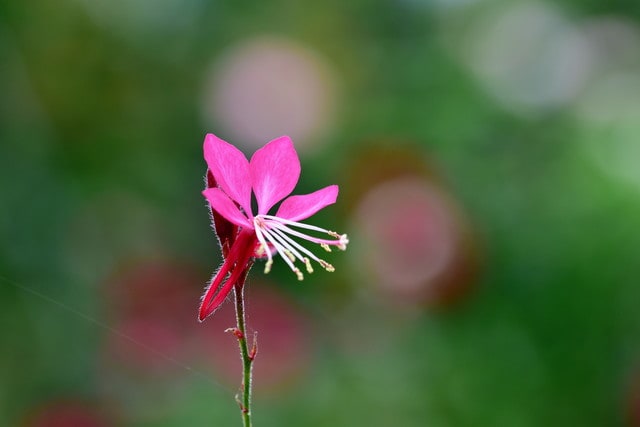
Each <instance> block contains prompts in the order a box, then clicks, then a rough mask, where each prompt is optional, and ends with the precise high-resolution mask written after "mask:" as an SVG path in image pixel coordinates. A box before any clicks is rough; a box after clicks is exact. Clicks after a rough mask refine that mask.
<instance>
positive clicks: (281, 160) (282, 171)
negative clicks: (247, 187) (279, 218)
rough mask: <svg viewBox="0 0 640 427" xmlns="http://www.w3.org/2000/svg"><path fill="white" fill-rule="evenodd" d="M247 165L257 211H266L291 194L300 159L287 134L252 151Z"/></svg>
mask: <svg viewBox="0 0 640 427" xmlns="http://www.w3.org/2000/svg"><path fill="white" fill-rule="evenodd" d="M250 169H251V183H252V185H253V192H254V193H255V195H256V199H257V200H258V213H259V214H266V213H268V212H269V209H271V208H272V207H273V205H275V204H276V203H278V202H279V201H280V200H282V199H284V198H285V197H286V196H288V195H289V194H291V192H292V191H293V189H294V188H295V186H296V184H297V183H298V178H299V177H300V160H299V159H298V154H297V153H296V150H295V148H293V143H292V142H291V138H289V137H288V136H281V137H280V138H276V139H274V140H273V141H271V142H269V143H268V144H267V145H265V146H264V147H262V148H261V149H259V150H258V151H256V152H255V153H254V155H253V157H251V164H250Z"/></svg>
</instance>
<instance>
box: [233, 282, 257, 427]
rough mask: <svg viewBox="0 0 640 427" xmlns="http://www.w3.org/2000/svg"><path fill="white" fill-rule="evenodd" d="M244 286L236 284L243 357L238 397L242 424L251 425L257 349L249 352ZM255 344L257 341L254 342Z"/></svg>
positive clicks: (237, 314)
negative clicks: (252, 388)
mask: <svg viewBox="0 0 640 427" xmlns="http://www.w3.org/2000/svg"><path fill="white" fill-rule="evenodd" d="M243 288H244V287H243V286H235V288H234V291H235V295H236V321H237V323H238V331H239V332H240V333H239V334H237V335H236V336H237V338H238V344H239V345H240V356H241V358H242V386H241V388H240V389H241V392H242V396H241V397H240V398H239V399H238V403H239V404H240V411H241V413H242V424H243V425H244V427H251V366H252V364H253V357H254V356H255V351H254V350H253V349H252V350H251V352H252V353H249V347H248V346H247V331H246V323H245V316H244V292H243ZM254 346H255V343H254Z"/></svg>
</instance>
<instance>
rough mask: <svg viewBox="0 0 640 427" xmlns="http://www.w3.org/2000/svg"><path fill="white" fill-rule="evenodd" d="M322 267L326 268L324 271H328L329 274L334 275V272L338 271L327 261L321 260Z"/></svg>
mask: <svg viewBox="0 0 640 427" xmlns="http://www.w3.org/2000/svg"><path fill="white" fill-rule="evenodd" d="M320 265H321V266H322V267H324V269H325V270H327V271H328V272H329V273H333V272H334V271H336V269H335V268H334V267H333V265H331V264H329V263H328V262H327V261H324V260H320Z"/></svg>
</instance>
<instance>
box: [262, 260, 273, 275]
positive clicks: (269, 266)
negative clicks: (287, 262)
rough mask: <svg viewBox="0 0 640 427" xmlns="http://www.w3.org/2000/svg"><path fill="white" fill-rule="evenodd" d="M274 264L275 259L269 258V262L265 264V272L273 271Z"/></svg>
mask: <svg viewBox="0 0 640 427" xmlns="http://www.w3.org/2000/svg"><path fill="white" fill-rule="evenodd" d="M272 265H273V259H269V260H267V263H266V264H265V265H264V274H269V272H270V271H271V266H272Z"/></svg>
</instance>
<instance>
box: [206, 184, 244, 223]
mask: <svg viewBox="0 0 640 427" xmlns="http://www.w3.org/2000/svg"><path fill="white" fill-rule="evenodd" d="M202 195H203V196H204V197H205V198H206V199H207V200H208V201H209V204H210V205H211V209H214V210H215V211H216V212H218V213H219V214H220V215H222V216H223V217H225V218H226V219H227V220H228V221H230V222H232V223H234V224H235V225H238V226H240V227H247V228H251V229H252V228H253V225H252V224H251V222H250V221H249V220H248V219H247V217H246V216H245V215H244V214H243V213H242V212H240V209H238V207H237V206H236V205H235V203H233V201H232V200H231V199H230V198H229V196H227V195H226V194H225V193H224V192H223V191H222V190H220V189H219V188H207V189H206V190H204V191H203V192H202Z"/></svg>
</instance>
